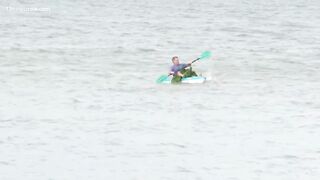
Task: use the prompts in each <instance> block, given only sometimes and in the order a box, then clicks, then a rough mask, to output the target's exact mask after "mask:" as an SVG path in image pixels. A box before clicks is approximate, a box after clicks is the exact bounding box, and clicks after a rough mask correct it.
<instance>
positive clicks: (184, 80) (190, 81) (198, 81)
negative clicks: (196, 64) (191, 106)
mask: <svg viewBox="0 0 320 180" xmlns="http://www.w3.org/2000/svg"><path fill="white" fill-rule="evenodd" d="M171 79H172V77H169V76H168V77H167V79H165V80H163V81H162V82H161V84H171ZM206 79H207V78H206V77H202V76H193V77H187V78H182V79H181V83H183V84H201V83H204V82H205V81H206Z"/></svg>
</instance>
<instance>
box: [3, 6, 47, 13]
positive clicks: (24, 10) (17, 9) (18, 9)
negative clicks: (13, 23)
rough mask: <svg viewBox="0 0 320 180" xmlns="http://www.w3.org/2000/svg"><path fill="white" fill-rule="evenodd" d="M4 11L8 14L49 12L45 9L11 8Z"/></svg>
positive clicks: (8, 7)
mask: <svg viewBox="0 0 320 180" xmlns="http://www.w3.org/2000/svg"><path fill="white" fill-rule="evenodd" d="M5 10H6V11H8V12H50V11H51V8H46V7H12V6H7V7H5Z"/></svg>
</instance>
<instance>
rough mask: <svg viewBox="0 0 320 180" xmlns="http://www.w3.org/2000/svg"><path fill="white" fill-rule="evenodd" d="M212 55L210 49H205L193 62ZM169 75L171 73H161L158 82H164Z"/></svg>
mask: <svg viewBox="0 0 320 180" xmlns="http://www.w3.org/2000/svg"><path fill="white" fill-rule="evenodd" d="M210 57H211V52H210V51H204V52H203V53H202V54H201V55H200V57H198V58H197V59H195V60H193V61H192V62H191V64H193V63H195V62H197V61H199V60H203V59H207V58H210ZM168 76H170V74H169V75H161V76H160V77H159V78H158V79H157V83H158V84H160V83H162V82H163V81H165V80H166V79H167V78H168Z"/></svg>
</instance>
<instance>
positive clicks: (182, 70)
mask: <svg viewBox="0 0 320 180" xmlns="http://www.w3.org/2000/svg"><path fill="white" fill-rule="evenodd" d="M172 63H173V66H171V69H170V75H173V78H172V80H171V83H180V82H181V79H182V78H186V77H191V76H197V74H196V73H195V72H194V71H192V68H191V64H192V63H187V64H184V63H181V64H180V62H179V58H178V56H174V57H172ZM188 67H190V68H188ZM186 68H187V69H186Z"/></svg>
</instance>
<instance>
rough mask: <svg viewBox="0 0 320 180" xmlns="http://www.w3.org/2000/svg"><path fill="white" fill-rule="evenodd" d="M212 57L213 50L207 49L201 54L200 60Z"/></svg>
mask: <svg viewBox="0 0 320 180" xmlns="http://www.w3.org/2000/svg"><path fill="white" fill-rule="evenodd" d="M210 57H211V52H210V51H205V52H203V53H202V54H201V56H200V57H199V60H202V59H207V58H210Z"/></svg>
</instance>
